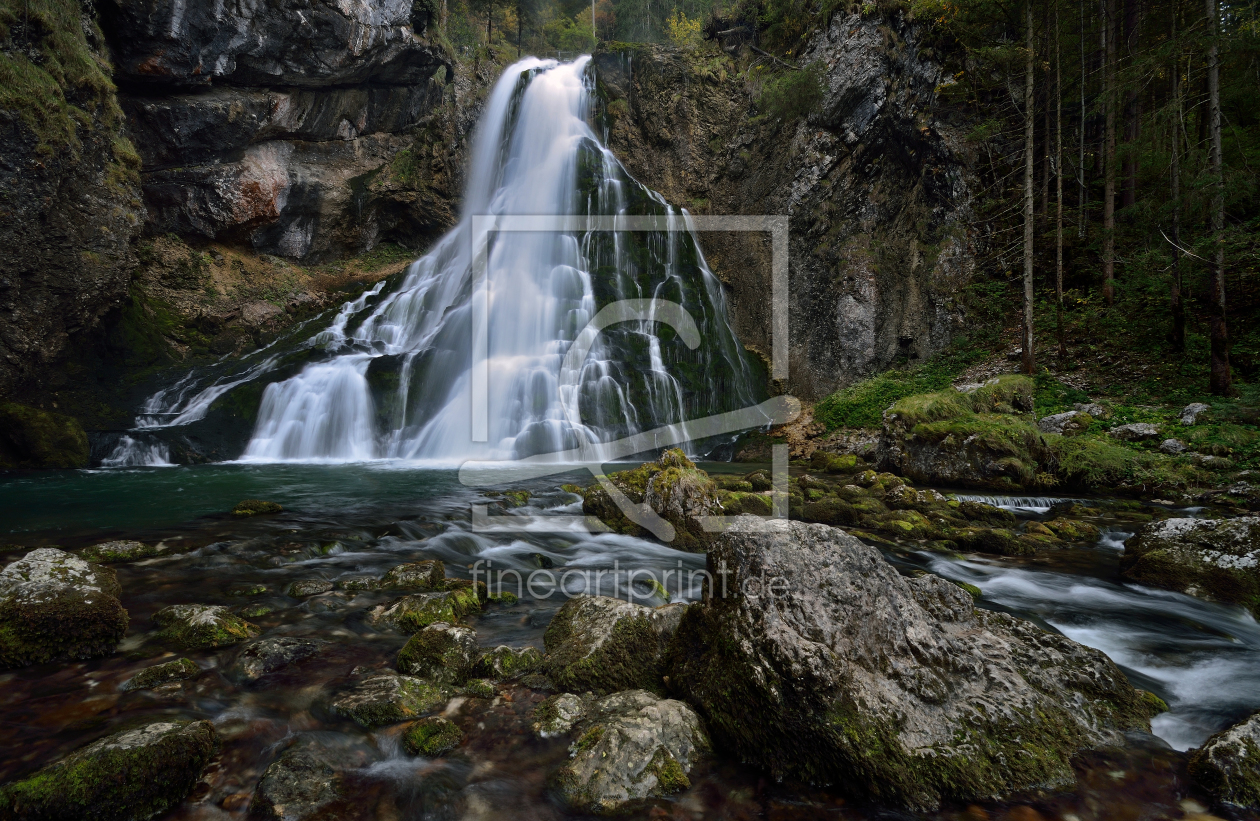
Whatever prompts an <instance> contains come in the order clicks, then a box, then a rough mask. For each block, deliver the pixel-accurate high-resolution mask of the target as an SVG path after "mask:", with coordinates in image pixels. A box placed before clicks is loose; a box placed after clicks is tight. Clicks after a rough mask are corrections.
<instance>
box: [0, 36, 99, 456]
mask: <svg viewBox="0 0 1260 821" xmlns="http://www.w3.org/2000/svg"><path fill="white" fill-rule="evenodd" d="M3 59H6V58H4V57H0V60H3ZM0 85H2V84H0ZM88 456H89V450H88V439H87V433H85V432H84V430H83V426H82V425H80V424H79V422H78V420H76V419H74V418H72V417H69V416H65V415H64V414H60V413H53V412H50V411H43V410H38V409H36V408H30V407H27V406H25V405H19V404H17V403H15V402H4V403H0V468H83V467H87V465H88Z"/></svg>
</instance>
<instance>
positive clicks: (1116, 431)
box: [1108, 422, 1159, 442]
mask: <svg viewBox="0 0 1260 821" xmlns="http://www.w3.org/2000/svg"><path fill="white" fill-rule="evenodd" d="M1108 433H1110V434H1111V436H1113V437H1115V438H1116V439H1119V440H1120V441H1122V442H1146V441H1148V440H1151V439H1158V438H1159V425H1152V424H1151V423H1150V422H1132V423H1130V424H1128V425H1117V426H1116V427H1114V428H1112V429H1111V430H1110V431H1108Z"/></svg>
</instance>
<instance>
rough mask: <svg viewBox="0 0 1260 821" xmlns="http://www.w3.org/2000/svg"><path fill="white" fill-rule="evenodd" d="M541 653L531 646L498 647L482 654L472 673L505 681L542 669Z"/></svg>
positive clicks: (503, 645)
mask: <svg viewBox="0 0 1260 821" xmlns="http://www.w3.org/2000/svg"><path fill="white" fill-rule="evenodd" d="M542 666H543V654H542V653H540V652H538V650H537V649H536V648H533V647H520V648H517V647H508V646H507V645H505V644H500V645H499V646H498V647H496V648H494V649H493V650H490V651H488V652H486V653H484V654H482V656H481V658H479V659H478V660H477V664H476V666H475V667H474V668H473V675H475V676H480V677H481V678H486V679H491V680H493V681H507V680H509V679H514V678H519V677H520V676H523V675H526V674H528V673H533V672H534V671H536V670H540V669H542Z"/></svg>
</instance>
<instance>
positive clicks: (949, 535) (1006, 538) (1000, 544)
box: [942, 527, 1037, 556]
mask: <svg viewBox="0 0 1260 821" xmlns="http://www.w3.org/2000/svg"><path fill="white" fill-rule="evenodd" d="M942 536H943V537H944V538H945V539H947V540H949V541H951V542H954V543H955V544H957V545H958V549H959V550H963V551H967V552H971V553H992V554H994V555H997V556H1031V555H1032V554H1033V553H1036V552H1037V548H1036V545H1035V544H1032V543H1029V542H1025V541H1020V538H1019V536H1017V535H1015V533H1013V532H1012V531H1010V530H1007V529H1006V528H1002V527H959V528H953V529H950V530H946V531H944V532H943V533H942Z"/></svg>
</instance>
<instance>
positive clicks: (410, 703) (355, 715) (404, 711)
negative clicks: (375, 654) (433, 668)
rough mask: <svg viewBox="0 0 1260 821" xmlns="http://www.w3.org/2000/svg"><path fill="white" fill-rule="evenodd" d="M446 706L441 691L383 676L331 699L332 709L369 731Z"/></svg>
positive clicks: (414, 681)
mask: <svg viewBox="0 0 1260 821" xmlns="http://www.w3.org/2000/svg"><path fill="white" fill-rule="evenodd" d="M445 703H446V696H445V695H443V693H442V691H441V690H439V689H438V688H437V687H435V686H434V685H432V684H430V683H428V682H427V681H422V680H420V679H418V678H412V677H411V676H397V675H393V674H392V673H382V674H380V675H375V676H370V677H368V678H365V679H363V680H362V681H359V682H357V683H355V684H354V685H352V686H351V687H350V688H349V689H346V690H343V691H342V692H341V693H339V694H338V695H337V696H336V697H335V698H334V699H333V701H332V710H333V712H334V713H337V714H338V715H343V716H345V717H346V718H348V719H350V720H351V721H354V722H355V723H356V724H358V725H360V726H362V727H366V728H367V729H369V730H371V729H374V728H376V727H384V726H386V725H388V724H397V723H399V722H400V721H406V720H408V719H412V718H419V717H420V716H422V715H424V714H425V713H431V712H433V711H434V710H436V709H437V708H438V707H440V706H441V705H442V704H445Z"/></svg>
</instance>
